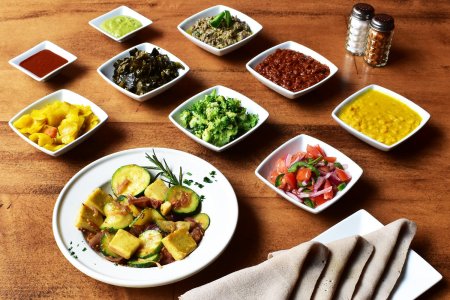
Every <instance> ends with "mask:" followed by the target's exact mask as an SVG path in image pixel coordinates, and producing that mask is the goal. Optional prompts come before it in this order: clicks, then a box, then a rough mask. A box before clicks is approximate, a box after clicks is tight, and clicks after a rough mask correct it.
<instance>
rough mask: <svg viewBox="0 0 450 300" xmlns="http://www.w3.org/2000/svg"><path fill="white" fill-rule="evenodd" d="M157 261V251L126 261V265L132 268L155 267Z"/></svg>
mask: <svg viewBox="0 0 450 300" xmlns="http://www.w3.org/2000/svg"><path fill="white" fill-rule="evenodd" d="M158 261H159V253H156V254H153V255H151V256H150V257H148V258H138V259H134V260H129V261H128V266H130V267H134V268H149V267H156V266H157V262H158Z"/></svg>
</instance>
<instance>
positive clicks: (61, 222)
mask: <svg viewBox="0 0 450 300" xmlns="http://www.w3.org/2000/svg"><path fill="white" fill-rule="evenodd" d="M153 150H154V151H155V153H156V156H157V157H158V159H160V160H161V161H162V159H165V160H166V162H167V164H168V166H169V167H170V169H171V170H173V172H174V174H176V175H178V172H179V169H180V167H182V170H183V173H184V179H188V180H192V184H191V185H190V187H191V188H192V189H193V190H195V191H196V192H197V193H198V194H199V195H201V196H204V200H203V201H202V212H205V213H207V214H208V215H209V217H210V219H211V223H210V226H209V228H208V229H207V230H206V232H205V235H204V237H203V239H202V241H201V242H200V244H199V246H198V247H197V249H195V250H194V251H193V252H192V253H191V254H190V255H189V256H187V257H186V258H185V259H183V260H180V261H175V262H173V263H171V264H168V265H164V266H162V268H158V267H154V268H144V269H139V268H131V267H127V266H122V265H117V264H114V263H113V262H110V261H108V260H106V259H105V258H103V257H102V256H101V255H100V254H98V253H97V252H95V251H94V250H92V249H91V248H90V247H89V245H88V244H87V242H86V240H85V239H84V237H83V234H82V233H81V231H80V230H78V229H77V228H76V227H75V225H74V224H75V219H76V217H77V215H78V211H79V209H80V206H81V204H82V203H83V202H84V201H85V200H86V198H87V197H88V195H89V194H90V193H91V192H92V191H93V190H94V189H95V188H97V187H102V188H103V189H108V188H109V186H110V179H111V176H112V174H113V173H114V171H115V170H117V169H118V168H119V167H121V166H123V165H128V164H137V165H141V166H151V165H152V164H151V163H150V162H149V161H148V160H147V159H146V157H145V154H146V153H148V154H149V155H151V154H152V153H153V152H152V151H153ZM152 173H153V175H155V173H154V172H152ZM205 177H208V178H209V179H211V180H206V181H205V180H204V179H205ZM208 181H212V182H208ZM237 220H238V204H237V199H236V194H235V193H234V191H233V188H232V186H231V184H230V183H229V182H228V180H227V179H226V178H225V176H224V175H223V174H222V173H221V172H220V171H219V170H218V169H216V168H215V167H214V166H213V165H211V164H210V163H208V162H206V161H205V160H203V159H201V158H199V157H197V156H195V155H192V154H189V153H186V152H182V151H178V150H173V149H165V148H139V149H130V150H126V151H121V152H117V153H114V154H111V155H108V156H105V157H103V158H100V159H98V160H96V161H94V162H92V163H91V164H89V165H88V166H86V167H84V168H83V169H82V170H81V171H79V172H78V173H77V174H75V176H73V177H72V178H71V179H70V180H69V182H68V183H67V184H66V185H65V186H64V188H63V189H62V191H61V193H60V194H59V197H58V199H57V201H56V204H55V207H54V210H53V224H52V227H53V234H54V236H55V240H56V243H57V245H58V247H59V249H60V250H61V252H62V253H63V255H64V256H65V257H66V259H67V260H68V261H69V262H70V263H71V264H72V265H73V266H74V267H75V268H77V269H78V270H80V271H81V272H83V273H84V274H86V275H88V276H90V277H92V278H94V279H97V280H99V281H102V282H105V283H109V284H113V285H117V286H125V287H153V286H160V285H165V284H169V283H173V282H175V281H179V280H182V279H184V278H186V277H189V276H191V275H193V274H195V273H197V272H199V271H200V270H202V269H203V268H205V267H206V266H207V265H208V264H210V263H211V262H212V261H214V260H215V259H216V258H217V257H218V256H219V255H220V254H221V253H222V252H223V250H224V249H225V248H226V246H227V245H228V243H229V242H230V240H231V238H232V237H233V234H234V231H235V229H236V224H237Z"/></svg>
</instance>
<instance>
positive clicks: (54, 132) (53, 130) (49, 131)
mask: <svg viewBox="0 0 450 300" xmlns="http://www.w3.org/2000/svg"><path fill="white" fill-rule="evenodd" d="M42 133H45V134H46V135H48V136H50V137H51V138H52V139H54V138H55V137H56V135H57V134H58V128H56V127H53V126H48V125H47V126H45V128H44V131H43V132H42Z"/></svg>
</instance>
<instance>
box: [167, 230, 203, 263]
mask: <svg viewBox="0 0 450 300" xmlns="http://www.w3.org/2000/svg"><path fill="white" fill-rule="evenodd" d="M162 243H163V245H164V247H166V249H167V251H169V253H170V254H171V255H172V256H173V258H174V259H175V260H181V259H183V258H185V257H186V256H188V255H189V253H191V252H192V251H194V250H195V248H197V243H196V242H195V241H194V239H193V238H192V237H191V236H190V235H189V232H188V231H187V230H186V229H178V230H175V231H174V232H172V233H171V234H169V235H167V236H166V237H165V238H163V239H162Z"/></svg>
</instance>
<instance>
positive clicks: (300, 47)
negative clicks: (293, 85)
mask: <svg viewBox="0 0 450 300" xmlns="http://www.w3.org/2000/svg"><path fill="white" fill-rule="evenodd" d="M277 49H289V50H294V51H297V52H301V53H303V54H305V55H307V56H310V57H312V58H314V59H315V60H317V61H318V62H320V63H322V64H324V65H327V66H328V68H330V74H329V75H328V76H327V77H326V78H324V79H323V80H321V81H319V82H318V83H316V84H314V85H312V86H310V87H308V88H306V89H303V90H301V91H298V92H292V91H290V90H288V89H286V88H284V87H282V86H280V85H278V84H276V83H274V82H273V81H271V80H269V79H267V78H266V77H264V76H262V75H261V74H259V73H258V72H256V71H255V67H256V66H257V65H258V64H259V63H260V62H262V61H263V60H264V59H265V58H266V57H267V56H269V55H270V54H272V53H274V52H275V51H276V50H277ZM245 66H246V68H247V70H248V71H249V72H250V74H252V75H253V76H255V77H256V79H258V80H259V81H260V82H261V83H262V84H264V85H265V86H267V87H268V88H270V89H272V90H274V91H275V92H277V93H279V94H281V95H283V96H284V97H286V98H289V99H295V98H298V97H300V96H302V95H304V94H306V93H308V92H310V91H312V90H314V89H316V88H318V87H319V86H321V85H322V84H324V83H325V82H326V81H327V80H328V79H330V78H331V77H333V76H334V74H336V72H337V71H338V68H337V67H336V66H335V65H334V64H333V63H332V62H331V61H329V60H328V59H326V58H325V57H323V56H322V55H320V54H319V53H317V52H315V51H314V50H311V49H309V48H308V47H306V46H303V45H300V44H298V43H296V42H292V41H288V42H284V43H281V44H279V45H276V46H274V47H272V48H270V49H267V50H266V51H264V52H262V53H260V54H258V55H257V56H255V57H254V58H252V59H251V60H250V61H249V62H248V63H247V64H246V65H245Z"/></svg>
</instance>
